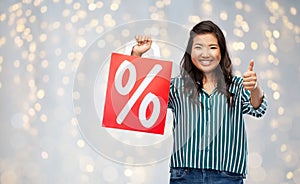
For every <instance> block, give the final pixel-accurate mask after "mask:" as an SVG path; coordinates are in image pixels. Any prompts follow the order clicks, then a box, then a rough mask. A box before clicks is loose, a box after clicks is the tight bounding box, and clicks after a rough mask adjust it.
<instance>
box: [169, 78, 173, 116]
mask: <svg viewBox="0 0 300 184" xmlns="http://www.w3.org/2000/svg"><path fill="white" fill-rule="evenodd" d="M168 108H170V109H172V110H173V109H174V78H172V79H171V81H170V92H169V101H168Z"/></svg>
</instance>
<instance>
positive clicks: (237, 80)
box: [229, 76, 243, 93]
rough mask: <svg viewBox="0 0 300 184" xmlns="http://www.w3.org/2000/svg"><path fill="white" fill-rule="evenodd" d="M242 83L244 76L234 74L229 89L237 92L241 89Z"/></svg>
mask: <svg viewBox="0 0 300 184" xmlns="http://www.w3.org/2000/svg"><path fill="white" fill-rule="evenodd" d="M242 85H243V78H242V77H239V76H233V77H232V83H231V85H230V88H229V91H230V92H231V93H236V92H237V91H239V89H240V88H241V87H242Z"/></svg>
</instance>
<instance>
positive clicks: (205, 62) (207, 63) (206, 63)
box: [201, 60, 210, 65]
mask: <svg viewBox="0 0 300 184" xmlns="http://www.w3.org/2000/svg"><path fill="white" fill-rule="evenodd" d="M201 63H202V64H204V65H209V64H210V61H203V60H202V61H201Z"/></svg>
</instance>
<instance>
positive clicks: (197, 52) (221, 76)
mask: <svg viewBox="0 0 300 184" xmlns="http://www.w3.org/2000/svg"><path fill="white" fill-rule="evenodd" d="M136 41H137V45H136V46H134V47H133V48H132V52H131V53H132V55H136V56H142V55H143V54H144V53H145V52H147V51H148V50H149V48H150V47H151V43H152V41H151V40H150V38H148V37H145V36H136ZM243 80H244V81H246V82H247V84H248V82H249V84H250V85H246V86H245V87H247V89H245V88H244V85H243ZM256 80H257V78H256V73H255V72H254V71H253V62H252V63H251V64H250V66H249V71H247V72H246V73H245V74H244V78H241V77H237V76H233V74H232V65H231V59H230V57H229V54H228V51H227V47H226V41H225V37H224V35H223V33H222V31H221V29H220V28H219V27H218V26H217V25H216V24H214V23H213V22H212V21H202V22H200V23H198V24H196V25H195V26H194V27H193V28H192V30H191V31H190V38H189V42H188V45H187V48H186V51H185V53H184V56H183V58H182V61H181V75H180V76H177V77H174V78H173V79H172V82H171V85H170V86H171V87H170V92H169V105H168V107H169V108H170V109H171V110H172V112H173V117H174V118H173V138H174V146H173V148H174V149H173V153H172V154H171V160H170V167H171V168H170V173H171V176H170V184H190V183H192V182H198V183H220V184H221V183H223V184H241V183H243V178H245V177H246V174H247V172H246V170H247V153H248V151H247V136H246V129H245V125H244V124H245V122H244V117H243V114H249V115H252V116H255V117H261V116H263V115H264V114H265V112H266V108H267V102H266V98H265V96H264V95H263V92H262V89H261V88H260V86H258V85H257V82H256ZM252 83H253V84H255V85H251V84H252ZM250 99H251V100H250ZM237 153H238V154H237Z"/></svg>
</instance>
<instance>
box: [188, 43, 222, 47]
mask: <svg viewBox="0 0 300 184" xmlns="http://www.w3.org/2000/svg"><path fill="white" fill-rule="evenodd" d="M194 45H200V46H203V45H204V44H202V43H195V44H194ZM205 45H206V44H205ZM208 46H218V44H217V43H210V44H208Z"/></svg>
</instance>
